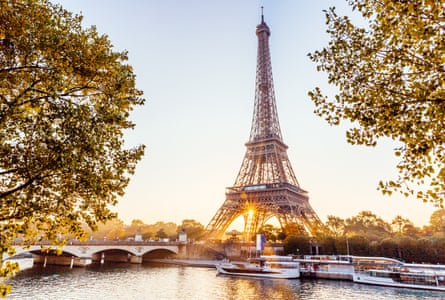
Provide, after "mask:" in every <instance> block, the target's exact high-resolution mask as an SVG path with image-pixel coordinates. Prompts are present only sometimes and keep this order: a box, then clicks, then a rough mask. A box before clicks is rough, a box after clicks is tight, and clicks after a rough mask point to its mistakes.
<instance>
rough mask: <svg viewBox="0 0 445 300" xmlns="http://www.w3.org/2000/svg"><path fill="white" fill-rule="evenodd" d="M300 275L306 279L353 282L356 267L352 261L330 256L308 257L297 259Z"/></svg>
mask: <svg viewBox="0 0 445 300" xmlns="http://www.w3.org/2000/svg"><path fill="white" fill-rule="evenodd" d="M295 261H297V262H299V263H300V275H301V277H306V278H325V279H339V280H352V275H353V274H354V265H353V263H352V262H351V260H350V259H346V258H344V257H340V256H329V255H306V256H304V257H303V258H296V259H295Z"/></svg>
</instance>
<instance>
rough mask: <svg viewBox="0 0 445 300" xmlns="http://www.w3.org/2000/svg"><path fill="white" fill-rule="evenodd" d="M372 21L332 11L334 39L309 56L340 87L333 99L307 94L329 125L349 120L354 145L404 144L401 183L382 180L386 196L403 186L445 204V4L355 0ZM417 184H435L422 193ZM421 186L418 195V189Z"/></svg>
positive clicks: (405, 192) (317, 91) (405, 191)
mask: <svg viewBox="0 0 445 300" xmlns="http://www.w3.org/2000/svg"><path fill="white" fill-rule="evenodd" d="M349 4H350V5H351V6H352V8H353V9H355V10H357V11H358V12H360V13H361V15H362V17H363V19H364V20H366V21H367V26H366V27H365V28H362V27H359V26H355V25H354V24H353V23H352V22H351V20H350V19H349V18H348V17H347V16H343V17H342V16H339V15H337V13H336V11H335V9H334V8H330V9H329V10H328V11H326V24H327V33H328V34H329V35H330V38H331V40H330V42H329V45H328V46H327V47H325V48H324V49H322V50H319V51H315V52H314V53H311V54H309V57H310V59H311V60H312V61H313V62H315V63H316V64H317V70H318V71H323V72H326V73H327V75H328V82H329V83H330V84H332V85H335V86H336V87H337V88H338V94H337V95H335V97H333V98H332V99H331V98H329V97H326V96H325V95H324V94H323V93H322V91H321V90H320V88H318V87H317V88H315V89H314V90H313V91H311V92H310V93H309V95H310V97H311V98H312V100H313V101H314V103H315V106H316V109H315V113H316V114H317V115H319V116H321V117H323V118H325V119H326V121H327V122H328V123H329V124H331V125H338V124H339V123H340V121H341V120H348V121H350V122H351V124H352V125H353V126H354V127H353V128H351V129H349V130H348V131H347V133H346V136H347V140H348V142H349V143H351V144H359V145H366V146H374V145H376V143H377V140H378V139H379V138H382V137H388V138H391V139H393V140H395V141H397V142H399V143H400V147H399V148H398V149H395V151H394V154H395V155H396V156H397V157H399V159H400V161H399V163H398V164H397V169H398V172H399V176H398V178H397V179H396V180H390V181H388V182H380V184H379V188H380V189H381V190H382V192H383V193H388V194H391V193H392V192H394V191H399V192H400V193H402V194H403V195H405V196H410V195H414V196H416V197H418V198H419V199H422V200H423V201H431V202H435V203H437V204H438V205H442V202H443V197H442V196H441V191H443V190H445V147H444V144H445V131H444V130H445V129H444V128H445V118H444V115H445V44H444V38H443V36H444V34H445V24H444V20H443V9H444V8H443V1H434V0H429V1H392V0H383V1H376V0H349ZM413 185H414V186H424V185H429V187H430V188H429V189H427V190H422V188H421V187H419V188H417V187H416V188H414V187H413ZM416 191H417V192H416Z"/></svg>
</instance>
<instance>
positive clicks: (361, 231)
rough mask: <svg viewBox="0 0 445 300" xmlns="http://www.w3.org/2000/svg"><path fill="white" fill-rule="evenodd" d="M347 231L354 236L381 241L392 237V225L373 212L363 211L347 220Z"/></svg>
mask: <svg viewBox="0 0 445 300" xmlns="http://www.w3.org/2000/svg"><path fill="white" fill-rule="evenodd" d="M346 231H347V232H348V233H349V234H350V235H351V236H352V235H356V236H362V237H366V238H367V239H369V240H379V239H381V238H383V237H387V236H389V235H390V231H391V228H390V225H389V224H388V223H386V222H385V221H384V220H383V219H381V218H380V217H378V216H377V215H375V214H374V213H372V212H371V211H362V212H360V213H358V214H357V216H353V217H351V218H348V219H346Z"/></svg>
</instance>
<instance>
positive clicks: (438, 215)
mask: <svg viewBox="0 0 445 300" xmlns="http://www.w3.org/2000/svg"><path fill="white" fill-rule="evenodd" d="M430 226H431V229H432V231H433V232H440V233H443V234H445V209H443V208H442V209H438V210H436V211H435V212H433V213H432V214H431V216H430Z"/></svg>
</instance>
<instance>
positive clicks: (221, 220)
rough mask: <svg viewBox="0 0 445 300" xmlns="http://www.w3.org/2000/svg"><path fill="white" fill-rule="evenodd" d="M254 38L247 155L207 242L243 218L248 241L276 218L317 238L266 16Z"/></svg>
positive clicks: (316, 224) (316, 220)
mask: <svg viewBox="0 0 445 300" xmlns="http://www.w3.org/2000/svg"><path fill="white" fill-rule="evenodd" d="M256 35H257V37H258V51H257V69H256V86H255V103H254V112H253V120H252V128H251V131H250V137H249V141H248V142H247V143H246V148H247V150H246V154H245V155H244V159H243V162H242V165H241V168H240V170H239V172H238V176H237V178H236V180H235V184H234V186H233V187H229V188H227V190H226V200H225V202H224V203H223V205H222V206H221V208H220V209H219V210H218V211H217V213H216V214H215V216H214V217H213V218H212V220H211V221H210V223H209V224H208V225H207V228H206V230H207V233H208V237H209V238H217V239H219V238H221V237H222V235H223V234H224V232H225V231H226V230H227V229H228V226H230V224H231V223H232V222H233V221H234V220H235V219H236V218H238V217H239V216H243V218H244V234H245V239H246V240H250V239H251V237H253V236H254V235H255V234H256V233H257V232H258V231H259V229H260V228H261V227H262V226H263V225H265V222H266V221H267V220H269V219H270V218H272V217H276V218H277V219H278V221H279V222H280V224H281V226H282V227H283V228H284V227H286V226H287V225H291V224H294V225H296V226H297V227H298V228H299V230H300V231H301V232H302V233H303V232H306V233H309V234H314V233H315V231H316V230H317V229H318V228H320V226H322V224H321V222H320V220H319V218H318V216H317V215H316V213H315V211H314V210H313V209H312V207H311V206H310V204H309V197H308V196H307V192H306V191H304V190H303V189H302V188H301V187H300V185H299V183H298V181H297V178H296V176H295V174H294V171H293V170H292V166H291V164H290V161H289V158H288V156H287V152H286V151H287V148H288V147H287V146H286V145H285V144H284V142H283V138H282V134H281V129H280V123H279V121H278V113H277V107H276V100H275V92H274V86H273V78H272V64H271V58H270V50H269V37H270V29H269V27H268V26H267V24H266V22H265V21H264V15H263V13H262V14H261V23H260V24H259V25H258V26H257V27H256Z"/></svg>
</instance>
